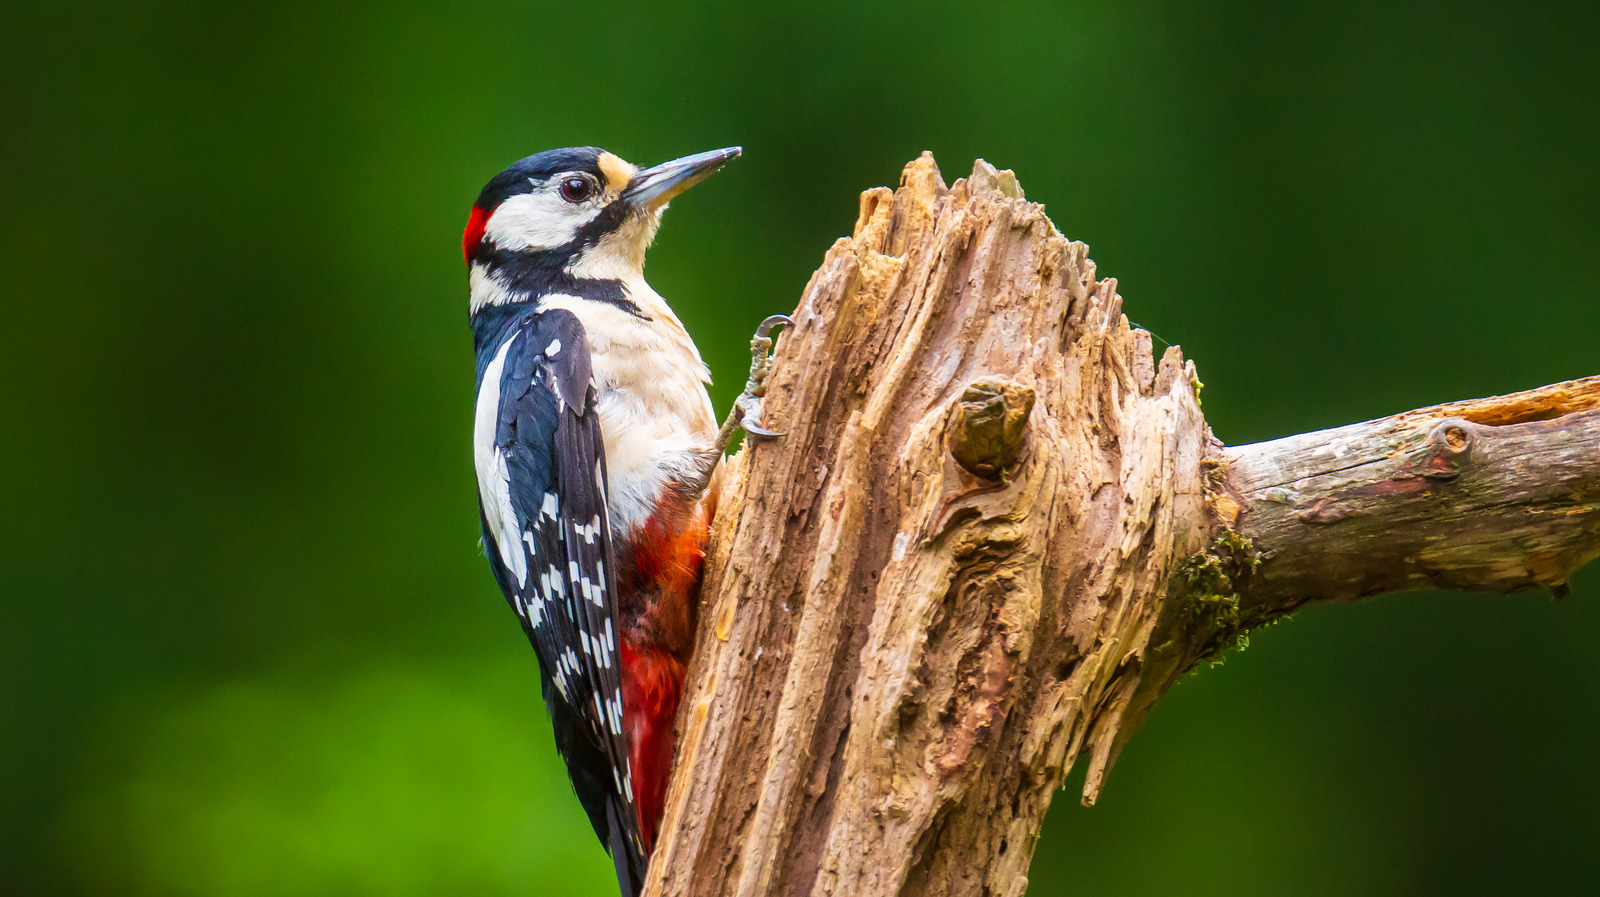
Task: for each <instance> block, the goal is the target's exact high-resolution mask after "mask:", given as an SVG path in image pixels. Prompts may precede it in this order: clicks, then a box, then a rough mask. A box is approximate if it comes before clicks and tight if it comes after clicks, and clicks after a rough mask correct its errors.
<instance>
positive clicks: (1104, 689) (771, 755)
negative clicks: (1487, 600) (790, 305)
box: [647, 154, 1600, 897]
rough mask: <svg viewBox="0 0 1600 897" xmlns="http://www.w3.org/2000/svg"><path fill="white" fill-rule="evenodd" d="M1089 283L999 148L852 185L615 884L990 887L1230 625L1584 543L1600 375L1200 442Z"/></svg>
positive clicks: (1021, 877) (1181, 366) (1475, 577)
mask: <svg viewBox="0 0 1600 897" xmlns="http://www.w3.org/2000/svg"><path fill="white" fill-rule="evenodd" d="M1121 301H1122V300H1121V297H1119V296H1118V295H1117V291H1116V281H1115V280H1113V279H1110V278H1106V279H1099V278H1097V277H1096V273H1095V267H1094V263H1093V262H1091V261H1090V260H1089V258H1088V250H1087V247H1085V246H1084V245H1083V244H1081V243H1074V242H1070V241H1068V240H1066V239H1065V238H1063V237H1062V236H1061V235H1060V234H1059V233H1057V232H1056V230H1055V228H1054V226H1053V225H1052V224H1051V222H1050V220H1049V219H1048V218H1046V217H1045V214H1044V209H1043V208H1042V207H1041V206H1039V205H1037V204H1034V203H1030V202H1028V201H1026V200H1025V199H1024V198H1023V195H1022V190H1021V188H1020V186H1019V185H1018V183H1017V180H1016V178H1015V177H1013V176H1012V174H1011V173H1010V172H1008V171H998V172H997V171H996V170H995V169H994V168H992V167H991V166H989V165H987V164H986V163H983V162H979V163H977V166H976V167H975V168H974V170H973V173H972V175H971V176H970V177H968V178H966V179H963V180H958V181H957V182H956V183H955V185H954V186H952V187H948V188H947V187H946V186H945V184H944V182H943V180H942V179H941V178H940V175H939V171H938V169H937V167H936V166H935V165H934V162H933V159H932V157H931V156H929V155H927V154H924V155H923V156H922V157H921V158H919V159H917V160H916V161H914V162H912V163H911V164H910V165H908V166H907V167H906V169H905V172H904V174H903V176H902V178H901V183H900V188H899V189H898V190H896V191H890V190H887V189H884V188H879V189H875V190H870V191H868V192H866V193H864V194H862V196H861V214H860V217H859V219H858V220H857V222H856V226H855V232H854V234H853V235H852V236H851V237H849V238H845V239H841V240H839V241H838V242H837V243H835V244H834V245H833V247H832V248H831V249H829V251H828V253H827V256H826V258H825V259H824V260H823V263H822V266H821V267H820V268H819V269H818V270H817V272H816V274H815V275H813V277H812V279H811V282H810V284H808V285H807V287H806V290H805V293H804V295H803V297H802V298H801V301H800V305H799V308H798V310H797V311H796V312H795V314H794V318H795V325H794V327H793V328H791V329H790V331H789V332H787V333H785V334H784V335H783V337H782V340H781V342H780V344H779V348H778V353H777V357H776V360H775V367H774V374H773V378H772V382H771V385H770V389H769V397H768V399H767V405H766V407H767V417H768V419H769V420H770V421H772V422H775V423H776V425H777V426H779V427H780V428H781V429H783V430H785V431H786V432H787V434H788V435H787V437H786V438H784V439H783V440H781V441H765V442H760V443H756V444H755V445H747V446H746V447H745V448H744V449H743V450H742V451H741V452H740V453H739V454H738V455H737V456H735V457H734V458H733V459H732V460H731V463H730V465H729V469H728V470H727V471H726V473H727V476H725V477H724V478H723V488H722V493H721V504H720V508H719V512H718V515H717V518H716V522H715V524H714V527H713V534H712V543H711V549H710V554H709V557H708V559H707V564H706V582H705V587H704V591H703V596H702V605H701V619H700V628H699V638H698V643H697V647H696V651H697V653H696V655H695V659H694V661H693V664H692V666H691V669H690V676H689V683H688V686H687V694H686V700H685V701H684V709H683V712H682V715H681V717H680V720H679V728H680V738H679V756H678V761H677V768H676V772H675V774H674V778H673V784H672V789H671V793H670V795H669V799H668V809H667V816H666V819H665V822H664V828H663V832H662V836H661V839H660V843H659V845H658V847H657V852H656V855H655V856H654V858H653V859H652V862H651V870H650V886H649V889H648V890H647V893H650V894H656V895H684V897H711V895H719V897H721V895H727V897H734V895H737V897H757V895H786V897H787V895H796V897H798V895H812V897H820V895H852V897H878V895H895V894H906V895H913V894H914V895H950V897H955V895H1007V897H1013V895H1018V894H1021V893H1022V892H1023V891H1024V890H1025V888H1026V887H1027V870H1028V864H1029V861H1030V860H1031V858H1032V855H1033V850H1034V845H1035V843H1036V841H1037V837H1038V832H1039V828H1040V825H1041V823H1042V822H1043V818H1044V813H1045V811H1046V809H1048V807H1049V805H1050V800H1051V798H1052V796H1053V795H1054V794H1055V792H1056V791H1057V789H1059V788H1060V787H1061V784H1062V781H1063V779H1064V777H1065V776H1066V773H1067V770H1068V768H1069V767H1070V766H1071V765H1072V764H1073V762H1074V761H1075V759H1076V758H1077V757H1078V756H1079V755H1080V753H1086V754H1087V758H1088V763H1089V769H1088V775H1087V781H1086V783H1085V786H1084V793H1083V799H1084V801H1085V802H1086V803H1087V802H1093V800H1094V799H1095V796H1096V795H1097V794H1098V793H1099V791H1100V788H1101V786H1102V784H1103V782H1104V781H1105V776H1106V773H1107V771H1108V770H1109V768H1110V766H1111V764H1112V762H1113V761H1114V760H1115V758H1116V755H1117V752H1118V750H1119V749H1120V747H1121V746H1122V744H1123V742H1124V741H1125V740H1126V738H1127V737H1128V736H1129V734H1130V733H1131V732H1132V731H1133V730H1134V728H1135V727H1136V726H1137V725H1138V724H1139V722H1140V721H1141V720H1142V719H1143V718H1144V717H1145V715H1146V714H1147V713H1148V712H1149V710H1150V708H1151V706H1152V704H1153V703H1154V701H1155V700H1156V698H1158V697H1159V696H1160V695H1161V694H1162V693H1163V692H1164V691H1165V690H1166V689H1167V688H1168V687H1169V686H1170V685H1171V684H1172V682H1173V681H1174V680H1175V679H1176V677H1177V676H1179V675H1181V674H1183V673H1184V672H1186V671H1188V670H1190V669H1192V668H1194V666H1195V665H1196V664H1197V663H1198V662H1200V661H1201V660H1203V659H1205V658H1206V657H1208V656H1211V655H1214V654H1216V653H1217V652H1219V651H1221V650H1224V649H1226V648H1227V647H1228V646H1230V645H1232V644H1233V643H1234V642H1235V641H1236V640H1237V639H1238V638H1239V637H1240V636H1241V635H1242V634H1243V633H1244V632H1245V631H1247V630H1248V629H1249V628H1250V627H1252V626H1254V625H1259V624H1260V623H1263V622H1266V621H1268V620H1271V619H1273V618H1274V617H1276V616H1279V615H1281V614H1283V613H1286V612H1288V611H1290V610H1292V609H1293V608H1295V607H1297V606H1300V605H1302V604H1304V603H1305V602H1307V601H1315V600H1340V599H1349V598H1354V597H1359V596H1360V595H1365V594H1372V593H1374V592H1379V591H1385V590H1390V589H1398V588H1415V587H1419V586H1449V587H1486V588H1494V589H1499V590H1506V591H1509V590H1515V589H1521V588H1532V587H1548V588H1560V587H1561V586H1562V584H1563V583H1564V582H1565V581H1566V578H1567V577H1568V576H1569V575H1570V574H1571V573H1572V572H1573V571H1574V570H1575V569H1577V568H1578V567H1579V566H1581V565H1582V564H1583V563H1585V562H1587V561H1588V560H1590V559H1591V558H1593V557H1594V556H1595V555H1596V554H1597V553H1600V378H1591V379H1589V380H1584V381H1575V382H1573V383H1570V384H1564V385H1562V386H1559V387H1551V388H1547V389H1546V390H1544V391H1539V392H1536V393H1530V394H1527V395H1525V396H1522V397H1513V398H1511V399H1501V400H1487V401H1485V402H1480V403H1464V404H1463V405H1461V406H1450V407H1445V408H1439V409H1430V410H1424V411H1417V412H1411V413H1409V414H1407V415H1400V416H1399V417H1397V418H1392V419H1389V420H1387V421H1378V422H1374V423H1371V424H1362V425H1356V426H1355V427H1348V428H1344V429H1342V430H1338V431H1330V432H1329V433H1322V434H1308V435H1306V436H1300V437H1291V438H1290V439H1286V440H1279V441H1277V442H1274V443H1264V444H1262V445H1258V446H1246V447H1243V448H1239V449H1233V450H1227V449H1225V448H1224V447H1223V446H1222V445H1221V444H1220V443H1218V442H1217V441H1216V440H1215V439H1214V438H1213V437H1212V435H1211V432H1210V430H1209V429H1208V428H1207V426H1206V423H1205V419H1204V417H1203V416H1202V414H1201V411H1200V404H1199V401H1198V399H1197V395H1196V393H1197V391H1198V389H1199V386H1200V384H1199V381H1198V380H1197V379H1196V376H1195V368H1194V365H1193V363H1191V362H1187V361H1185V360H1184V359H1183V357H1182V353H1181V352H1179V351H1178V349H1177V348H1176V347H1174V348H1172V349H1169V350H1168V351H1167V352H1166V353H1165V354H1164V355H1163V356H1162V358H1161V359H1160V361H1159V363H1158V362H1157V361H1156V360H1155V359H1154V357H1153V355H1152V352H1151V341H1150V336H1149V334H1147V333H1145V332H1143V331H1140V330H1136V329H1132V328H1130V327H1129V325H1128V322H1127V319H1126V318H1125V317H1123V315H1122V310H1121Z"/></svg>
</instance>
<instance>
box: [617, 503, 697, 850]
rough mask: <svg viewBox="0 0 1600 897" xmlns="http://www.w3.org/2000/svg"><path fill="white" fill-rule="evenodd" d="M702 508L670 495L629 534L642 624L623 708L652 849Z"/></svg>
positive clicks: (689, 621)
mask: <svg viewBox="0 0 1600 897" xmlns="http://www.w3.org/2000/svg"><path fill="white" fill-rule="evenodd" d="M704 514H705V508H704V506H701V505H697V504H695V503H693V502H690V501H687V500H685V499H682V498H679V497H677V496H673V495H671V493H670V491H669V494H668V496H667V497H663V499H662V501H661V502H659V503H658V504H657V506H656V508H655V511H654V513H652V514H651V516H650V518H649V519H648V520H647V521H646V522H645V524H644V525H643V526H641V527H639V529H638V530H637V531H635V533H634V534H633V535H632V538H631V539H629V543H630V547H631V549H632V551H631V560H632V563H631V565H630V566H631V568H632V569H630V570H628V571H627V574H626V579H627V580H629V584H630V585H631V586H632V588H629V589H628V591H630V592H632V593H633V594H634V595H638V596H640V597H641V599H642V603H643V606H642V607H641V608H640V611H641V613H640V621H639V625H637V626H633V627H628V632H627V633H626V635H625V636H624V638H623V639H622V658H621V659H622V708H623V719H624V720H626V726H627V729H628V753H629V761H630V763H631V764H632V769H633V800H634V805H635V806H637V807H638V809H639V828H640V830H641V832H642V833H643V834H644V843H645V849H646V850H650V849H651V848H652V847H653V846H654V844H655V839H656V832H657V829H658V827H659V826H660V824H661V813H662V811H663V810H664V809H665V808H666V798H667V781H668V779H669V778H670V777H671V775H672V759H673V742H674V739H675V732H674V729H673V726H674V724H675V723H676V721H677V716H678V704H679V702H680V701H681V700H682V698H683V675H684V666H685V663H686V662H687V661H688V659H689V651H690V649H691V647H692V642H693V640H694V601H695V595H696V593H697V592H698V591H699V586H700V567H701V562H702V561H703V560H704V558H705V543H706V529H707V523H708V521H707V520H706V519H705V516H704Z"/></svg>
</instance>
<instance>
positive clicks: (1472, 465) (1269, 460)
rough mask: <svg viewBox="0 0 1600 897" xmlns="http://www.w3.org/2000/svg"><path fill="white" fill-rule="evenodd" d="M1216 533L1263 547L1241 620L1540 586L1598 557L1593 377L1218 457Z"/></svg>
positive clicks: (1562, 579)
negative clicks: (1393, 596) (1374, 598)
mask: <svg viewBox="0 0 1600 897" xmlns="http://www.w3.org/2000/svg"><path fill="white" fill-rule="evenodd" d="M1224 457H1225V461H1226V464H1227V466H1228V470H1229V491H1228V494H1227V495H1225V496H1221V497H1219V498H1218V499H1217V506H1218V510H1219V512H1220V513H1221V514H1222V515H1223V516H1224V517H1225V518H1226V520H1225V522H1227V523H1232V524H1234V525H1235V526H1236V527H1237V529H1238V530H1239V531H1240V532H1241V533H1243V534H1244V535H1246V536H1248V537H1249V538H1251V539H1253V540H1254V541H1255V543H1256V545H1257V546H1258V547H1270V554H1269V555H1268V556H1267V557H1264V558H1263V559H1262V562H1261V564H1260V566H1259V568H1258V569H1257V570H1256V571H1255V573H1254V574H1253V575H1251V576H1249V577H1247V578H1246V579H1245V580H1244V581H1242V582H1239V583H1237V584H1236V585H1237V587H1238V588H1239V589H1240V592H1241V595H1242V597H1243V604H1244V607H1245V609H1246V612H1247V613H1255V614H1263V613H1264V614H1277V613H1282V612H1283V611H1286V610H1291V609H1293V608H1295V607H1298V606H1300V605H1302V604H1305V603H1307V602H1314V601H1346V600H1350V599H1353V598H1360V597H1363V596H1365V595H1373V594H1377V593H1379V592H1392V591H1397V590H1400V589H1425V588H1439V589H1490V590H1494V591H1500V592H1514V591H1519V590H1523V589H1535V588H1543V589H1551V590H1553V591H1556V592H1557V593H1558V594H1560V593H1561V592H1562V591H1563V590H1564V588H1565V584H1566V581H1567V578H1568V577H1570V576H1571V575H1572V574H1573V573H1574V572H1575V571H1577V569H1578V568H1579V567H1582V566H1583V565H1584V564H1587V563H1588V562H1589V561H1591V560H1593V559H1594V558H1595V556H1596V555H1597V554H1600V377H1589V378H1586V379H1583V380H1574V381H1572V382H1570V383H1559V384H1556V385H1554V386H1547V387H1544V388H1543V389H1536V390H1531V391H1529V392H1523V393H1517V394H1515V395H1510V396H1498V397H1495V398H1491V399H1478V400H1476V401H1470V402H1456V403H1453V404H1449V405H1441V406H1439V407H1437V408H1423V409H1420V410H1417V411H1408V412H1406V413H1405V414H1398V415H1395V416H1394V417H1388V418H1383V419H1381V420H1375V421H1368V422H1367V423H1362V424H1352V425H1351V426H1348V427H1340V428H1338V429H1334V430H1324V431H1322V432H1319V433H1306V434H1303V435H1300V436H1290V437H1288V438H1287V439H1278V440H1274V441H1272V442H1264V443H1259V444H1257V445H1244V446H1239V447H1237V448H1230V449H1228V450H1227V452H1226V454H1225V456H1224Z"/></svg>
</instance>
